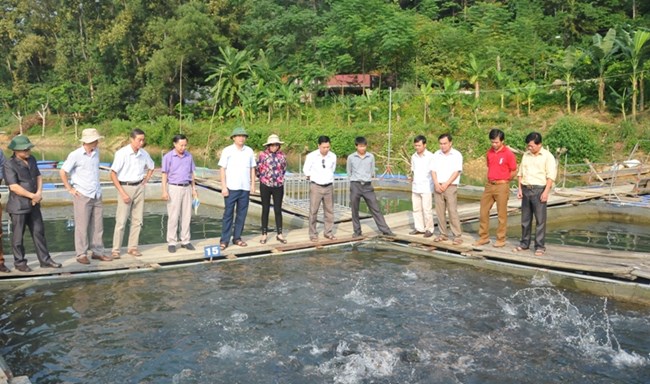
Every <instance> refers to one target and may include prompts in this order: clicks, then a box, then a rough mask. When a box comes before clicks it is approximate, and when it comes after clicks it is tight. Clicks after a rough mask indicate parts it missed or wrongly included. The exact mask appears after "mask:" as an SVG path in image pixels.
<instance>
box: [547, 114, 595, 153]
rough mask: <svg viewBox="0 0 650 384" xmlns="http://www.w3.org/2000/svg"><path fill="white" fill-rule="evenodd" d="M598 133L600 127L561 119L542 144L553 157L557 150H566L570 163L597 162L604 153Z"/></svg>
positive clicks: (570, 119)
mask: <svg viewBox="0 0 650 384" xmlns="http://www.w3.org/2000/svg"><path fill="white" fill-rule="evenodd" d="M600 131H601V127H600V126H598V125H596V124H593V123H588V122H585V121H583V120H580V119H578V118H575V117H563V118H561V119H559V120H558V121H557V122H556V123H555V124H554V125H553V126H552V127H551V129H550V130H549V132H548V135H547V136H546V139H545V140H544V142H545V145H546V146H547V148H548V149H549V150H550V151H551V153H553V155H555V154H556V151H557V150H558V148H566V149H567V157H568V161H569V162H570V163H573V164H578V163H582V162H583V161H584V159H589V160H590V161H597V160H599V159H600V157H601V156H602V155H603V152H604V148H603V145H602V144H601V143H600V141H599V137H600V135H601V132H600Z"/></svg>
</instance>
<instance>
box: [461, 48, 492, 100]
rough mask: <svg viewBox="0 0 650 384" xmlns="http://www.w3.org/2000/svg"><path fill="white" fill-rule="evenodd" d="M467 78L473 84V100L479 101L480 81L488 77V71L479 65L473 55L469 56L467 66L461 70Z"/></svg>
mask: <svg viewBox="0 0 650 384" xmlns="http://www.w3.org/2000/svg"><path fill="white" fill-rule="evenodd" d="M463 70H464V71H465V73H466V74H467V76H468V77H469V82H470V83H472V84H474V98H475V99H477V100H478V99H479V97H480V88H481V87H480V80H481V79H485V78H486V77H487V75H488V69H487V68H485V67H484V66H483V65H481V64H480V63H479V62H478V61H477V60H476V57H475V56H474V54H473V53H470V54H469V65H468V66H466V67H465V68H463Z"/></svg>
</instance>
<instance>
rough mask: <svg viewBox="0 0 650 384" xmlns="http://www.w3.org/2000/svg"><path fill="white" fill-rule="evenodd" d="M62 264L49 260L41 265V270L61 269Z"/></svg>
mask: <svg viewBox="0 0 650 384" xmlns="http://www.w3.org/2000/svg"><path fill="white" fill-rule="evenodd" d="M61 267H62V264H61V263H57V262H56V261H54V260H48V261H46V262H45V263H41V268H61Z"/></svg>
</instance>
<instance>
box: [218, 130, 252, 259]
mask: <svg viewBox="0 0 650 384" xmlns="http://www.w3.org/2000/svg"><path fill="white" fill-rule="evenodd" d="M247 138H248V134H247V133H246V131H245V130H244V128H242V127H237V128H235V129H234V130H233V132H232V135H230V139H232V141H233V144H232V145H229V146H228V147H226V148H224V150H223V151H222V152H221V157H220V158H219V167H221V169H220V171H219V172H220V174H221V195H222V196H223V199H224V204H225V208H224V212H223V221H222V227H221V240H220V243H219V245H220V247H221V249H222V250H224V249H226V248H227V247H228V244H229V243H230V236H231V234H232V243H233V244H235V245H238V246H240V247H245V246H247V245H248V244H246V242H245V241H243V240H242V238H241V235H242V232H243V231H244V224H245V222H246V214H248V201H249V198H250V193H251V191H255V166H256V165H257V162H256V161H255V153H253V150H252V149H251V148H250V147H249V146H247V145H244V144H245V143H246V139H247ZM235 208H236V215H235ZM233 218H234V229H233Z"/></svg>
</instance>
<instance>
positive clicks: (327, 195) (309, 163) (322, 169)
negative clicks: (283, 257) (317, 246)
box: [302, 136, 336, 242]
mask: <svg viewBox="0 0 650 384" xmlns="http://www.w3.org/2000/svg"><path fill="white" fill-rule="evenodd" d="M330 147H331V145H330V138H329V137H327V136H320V137H319V138H318V149H317V150H315V151H313V152H310V153H309V154H308V155H307V158H306V159H305V165H304V166H303V169H302V170H303V172H304V174H305V176H307V180H309V239H310V240H311V241H314V242H316V241H318V232H317V231H316V221H317V220H316V218H317V217H318V210H319V209H320V205H321V203H323V216H324V218H325V230H324V236H325V238H326V239H329V240H334V239H335V237H334V232H333V230H334V186H333V184H332V183H333V182H334V171H335V170H336V155H335V154H334V152H332V151H330Z"/></svg>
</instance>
